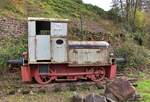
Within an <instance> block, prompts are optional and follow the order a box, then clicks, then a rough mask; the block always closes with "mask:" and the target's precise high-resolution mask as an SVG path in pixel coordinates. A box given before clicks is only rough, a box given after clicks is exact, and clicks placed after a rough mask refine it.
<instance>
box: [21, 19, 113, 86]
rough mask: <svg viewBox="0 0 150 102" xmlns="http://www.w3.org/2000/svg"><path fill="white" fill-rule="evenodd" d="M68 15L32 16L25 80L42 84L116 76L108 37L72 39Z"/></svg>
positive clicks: (23, 74)
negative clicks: (69, 32)
mask: <svg viewBox="0 0 150 102" xmlns="http://www.w3.org/2000/svg"><path fill="white" fill-rule="evenodd" d="M67 28H68V19H53V18H37V17H29V18H28V57H27V60H28V61H27V63H24V64H23V66H22V68H21V73H22V81H23V82H31V81H32V79H33V78H34V79H35V80H36V81H37V82H38V83H39V84H48V83H49V82H51V81H61V80H69V81H75V80H80V79H85V80H93V81H101V80H103V79H104V77H107V78H109V79H112V78H114V77H115V74H116V65H115V64H114V63H111V62H110V60H111V57H110V50H109V47H110V46H109V43H107V42H106V41H70V40H68V37H67V34H68V32H67Z"/></svg>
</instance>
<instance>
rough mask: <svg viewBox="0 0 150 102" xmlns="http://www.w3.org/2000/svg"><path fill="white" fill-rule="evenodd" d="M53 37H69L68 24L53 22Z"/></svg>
mask: <svg viewBox="0 0 150 102" xmlns="http://www.w3.org/2000/svg"><path fill="white" fill-rule="evenodd" d="M51 36H67V23H62V22H61V23H60V22H59V23H58V22H51Z"/></svg>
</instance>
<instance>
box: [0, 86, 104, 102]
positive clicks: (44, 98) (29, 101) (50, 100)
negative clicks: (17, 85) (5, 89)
mask: <svg viewBox="0 0 150 102" xmlns="http://www.w3.org/2000/svg"><path fill="white" fill-rule="evenodd" d="M88 88H89V87H88ZM75 92H76V93H79V94H80V95H81V96H83V97H85V96H86V95H88V94H92V93H95V94H99V93H101V92H103V90H102V89H97V88H95V87H94V86H93V87H92V88H91V89H82V88H80V89H77V90H75V91H71V90H66V91H58V92H46V93H33V94H25V95H23V94H15V95H7V96H5V97H2V98H1V99H0V102H4V101H6V102H71V98H72V96H73V95H74V93H75Z"/></svg>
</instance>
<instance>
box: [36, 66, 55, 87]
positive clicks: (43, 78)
mask: <svg viewBox="0 0 150 102" xmlns="http://www.w3.org/2000/svg"><path fill="white" fill-rule="evenodd" d="M52 72H53V70H49V73H48V74H47V75H46V74H45V75H44V74H41V73H40V72H39V69H38V68H37V69H36V70H35V73H34V78H35V80H36V81H37V82H38V83H39V84H48V83H50V82H51V81H52V80H53V79H54V78H53V77H52V76H50V75H49V74H50V73H52Z"/></svg>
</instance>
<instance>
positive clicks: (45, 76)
mask: <svg viewBox="0 0 150 102" xmlns="http://www.w3.org/2000/svg"><path fill="white" fill-rule="evenodd" d="M26 57H27V54H24V58H26ZM44 64H45V63H44ZM44 64H28V63H24V65H23V66H22V67H21V76H22V81H23V82H31V81H32V78H34V79H35V80H36V81H37V82H38V83H39V84H48V83H50V82H52V81H59V80H65V81H66V80H67V81H76V80H79V79H86V80H87V79H90V80H92V81H96V82H98V81H101V80H103V79H104V77H107V78H109V79H113V78H115V76H116V64H110V65H105V66H69V64H67V63H66V64H46V65H48V66H49V71H48V73H40V72H39V66H40V65H44ZM60 77H61V79H60Z"/></svg>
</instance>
